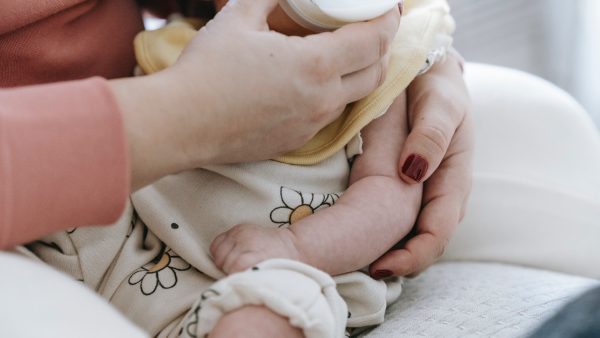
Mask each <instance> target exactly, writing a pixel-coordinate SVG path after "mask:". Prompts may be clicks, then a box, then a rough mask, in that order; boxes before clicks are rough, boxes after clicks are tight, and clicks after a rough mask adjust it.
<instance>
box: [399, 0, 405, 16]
mask: <svg viewBox="0 0 600 338" xmlns="http://www.w3.org/2000/svg"><path fill="white" fill-rule="evenodd" d="M398 9H399V10H400V15H402V12H403V11H404V1H400V2H399V3H398Z"/></svg>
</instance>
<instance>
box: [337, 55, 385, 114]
mask: <svg viewBox="0 0 600 338" xmlns="http://www.w3.org/2000/svg"><path fill="white" fill-rule="evenodd" d="M389 62H390V53H386V54H385V56H384V57H383V59H381V60H380V61H379V62H377V63H375V64H373V65H371V66H369V67H367V68H365V69H362V70H359V71H357V72H354V73H352V74H348V75H345V76H344V77H342V90H343V92H344V93H345V98H346V102H354V101H357V100H360V99H362V98H363V97H365V96H366V95H368V94H369V93H371V92H373V89H375V88H377V87H379V86H381V84H383V81H384V80H385V74H386V73H387V68H388V65H389Z"/></svg>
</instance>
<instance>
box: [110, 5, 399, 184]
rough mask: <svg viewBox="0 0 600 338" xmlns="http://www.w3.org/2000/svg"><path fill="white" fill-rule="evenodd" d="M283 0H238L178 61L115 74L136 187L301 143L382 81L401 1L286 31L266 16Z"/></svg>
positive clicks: (256, 157) (279, 151)
mask: <svg viewBox="0 0 600 338" xmlns="http://www.w3.org/2000/svg"><path fill="white" fill-rule="evenodd" d="M277 3H278V2H277V0H237V1H233V2H230V3H228V4H227V5H226V6H225V7H224V8H223V9H222V11H221V12H219V14H218V15H217V16H216V17H215V19H213V20H212V21H211V22H209V23H208V24H207V25H206V26H205V27H204V28H203V29H202V30H200V32H199V33H198V34H197V36H196V37H195V38H194V40H193V41H192V42H191V43H190V45H189V46H188V48H186V50H185V51H184V52H183V54H182V55H181V57H180V58H179V60H178V61H177V62H176V64H175V65H174V66H172V67H170V68H168V69H167V70H165V71H162V72H159V73H156V74H153V75H149V76H146V77H142V78H135V79H126V80H120V81H117V82H114V85H113V89H114V92H115V93H116V96H117V100H118V102H119V104H120V106H121V108H122V109H123V111H124V115H125V127H126V130H127V134H128V136H129V142H130V144H131V148H132V150H131V154H132V155H131V157H132V167H133V179H134V182H133V183H134V188H136V187H141V186H143V185H144V184H147V183H150V182H152V181H153V180H155V179H158V178H160V177H161V176H164V175H166V174H170V173H174V172H177V171H181V170H185V169H190V168H195V167H199V166H203V165H209V164H217V163H231V162H245V161H252V160H262V159H268V158H273V157H275V156H278V155H280V154H283V153H285V152H287V151H290V150H293V149H296V148H299V147H300V146H302V145H303V144H304V143H305V142H306V141H308V140H309V139H310V138H311V137H312V136H313V135H314V134H316V132H317V131H318V130H320V129H321V128H323V127H324V126H325V125H327V124H328V123H329V122H331V121H333V120H334V119H335V118H336V117H337V116H338V115H339V113H340V112H341V111H342V108H343V107H344V106H345V105H346V104H347V103H349V102H352V101H355V100H357V99H359V98H361V97H363V96H366V95H367V94H368V93H370V92H371V91H373V90H374V89H375V88H376V87H377V86H378V85H379V84H380V83H381V82H382V80H383V78H384V74H385V70H386V68H387V63H386V61H385V60H386V57H385V55H386V52H387V51H388V48H389V45H390V43H391V41H392V39H393V37H394V35H395V33H396V30H397V28H398V23H399V19H400V15H399V11H398V10H397V9H396V10H394V11H391V12H389V13H388V14H386V15H384V16H382V17H380V18H378V19H375V20H373V21H370V22H362V23H356V24H351V25H347V26H345V27H343V28H341V29H339V30H337V31H335V32H331V33H323V34H316V35H311V36H307V37H288V36H285V35H282V34H279V33H276V32H273V31H269V29H268V26H267V17H268V15H269V13H270V12H271V11H272V10H273V8H275V6H276V5H277Z"/></svg>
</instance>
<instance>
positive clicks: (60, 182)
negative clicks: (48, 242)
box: [0, 78, 129, 248]
mask: <svg viewBox="0 0 600 338" xmlns="http://www.w3.org/2000/svg"><path fill="white" fill-rule="evenodd" d="M127 155H128V154H127V146H126V142H125V134H124V128H123V122H122V117H121V112H120V110H119V108H118V106H117V103H116V101H115V98H114V96H113V94H112V92H111V90H110V87H109V85H108V83H107V81H106V80H103V79H100V78H93V79H88V80H82V81H73V82H65V83H57V84H50V85H40V86H31V87H23V88H16V89H5V90H0V248H7V247H9V246H12V245H16V244H22V243H25V242H28V241H31V240H34V239H36V238H39V237H41V236H43V235H46V234H49V233H52V232H54V231H57V230H61V229H66V228H69V227H73V226H81V225H93V224H108V223H112V222H114V221H115V220H116V219H117V218H118V217H119V216H120V214H121V212H122V211H123V208H124V206H125V201H126V198H127V195H128V193H129V168H128V156H127Z"/></svg>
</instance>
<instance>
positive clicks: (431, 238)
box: [370, 116, 473, 276]
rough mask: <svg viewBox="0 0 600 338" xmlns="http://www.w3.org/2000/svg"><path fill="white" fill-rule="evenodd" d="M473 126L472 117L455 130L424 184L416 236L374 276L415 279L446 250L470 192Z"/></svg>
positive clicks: (387, 256) (386, 259) (386, 258)
mask: <svg viewBox="0 0 600 338" xmlns="http://www.w3.org/2000/svg"><path fill="white" fill-rule="evenodd" d="M472 129H473V126H472V121H471V118H470V116H467V117H466V118H465V121H464V122H463V124H462V125H461V126H460V128H459V129H458V130H457V131H456V135H455V137H454V139H453V141H452V143H451V144H450V147H449V149H450V151H449V152H448V154H447V156H446V157H445V160H444V161H443V162H442V164H441V165H440V167H439V168H438V169H437V170H436V171H435V172H434V173H433V175H432V176H431V177H430V178H429V180H428V181H427V182H426V183H425V187H424V192H423V208H422V210H421V213H420V214H419V218H418V220H417V224H416V225H415V236H414V237H412V238H409V239H408V240H407V241H406V243H405V244H404V245H403V246H402V248H401V249H397V250H392V251H390V252H388V253H387V254H385V255H384V256H383V257H381V258H380V259H378V260H377V261H376V262H375V263H373V264H372V265H371V267H370V271H371V275H372V276H385V275H386V274H387V275H389V273H387V272H390V273H393V274H394V275H396V276H415V275H417V274H418V273H420V272H421V271H423V270H425V269H426V268H428V267H429V266H430V265H431V264H433V263H434V262H435V261H436V260H437V259H438V258H439V257H440V256H441V255H442V254H443V253H444V250H445V249H446V246H447V244H448V241H449V240H450V238H451V236H452V234H453V233H454V229H455V228H456V225H457V224H458V223H459V222H460V220H461V219H462V217H463V216H464V212H465V207H466V205H467V200H468V197H469V193H470V191H471V180H472V177H471V171H472V170H471V165H472V163H471V162H472V157H473V148H472V144H473V130H472Z"/></svg>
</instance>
